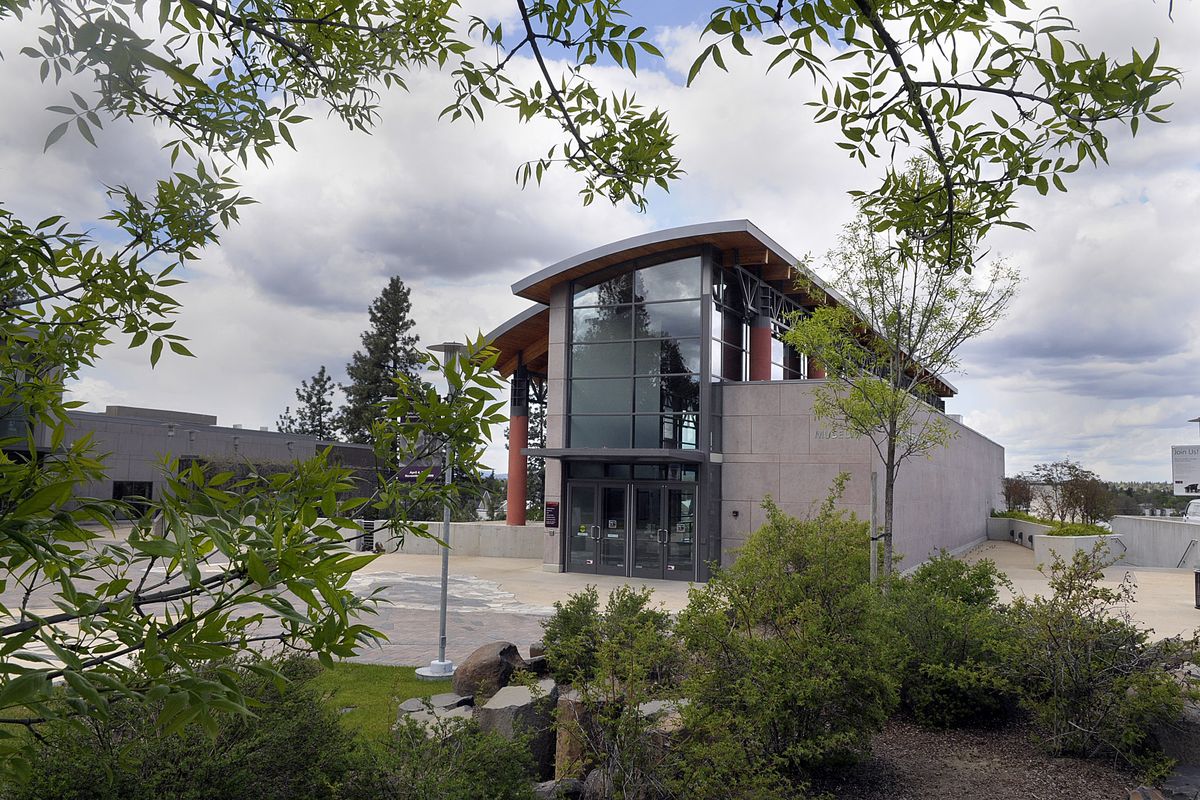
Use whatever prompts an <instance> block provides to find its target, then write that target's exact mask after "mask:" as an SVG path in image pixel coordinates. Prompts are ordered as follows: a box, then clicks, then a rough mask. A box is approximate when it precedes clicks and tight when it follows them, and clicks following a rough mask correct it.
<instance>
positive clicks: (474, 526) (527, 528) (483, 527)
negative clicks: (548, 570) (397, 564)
mask: <svg viewBox="0 0 1200 800" xmlns="http://www.w3.org/2000/svg"><path fill="white" fill-rule="evenodd" d="M429 532H430V533H432V534H434V535H435V536H439V537H440V536H441V535H442V525H441V523H440V522H431V523H429ZM544 539H545V529H544V528H542V527H541V525H540V524H530V525H523V526H514V525H505V524H504V522H503V521H496V522H452V523H450V541H449V542H448V544H449V545H450V554H451V555H452V556H486V557H489V558H541V557H542V548H543V540H544ZM375 541H376V542H378V543H381V544H383V546H384V548H385V549H387V550H388V551H389V552H391V551H393V550H395V549H396V546H397V544H398V542H397V540H396V539H395V537H393V536H392V535H391V531H390V530H386V529H385V530H382V531H377V532H376V534H375ZM399 550H400V552H401V553H411V554H415V555H437V554H439V553H441V552H442V548H441V545H439V544H438V543H437V542H435V541H434V540H432V539H426V538H423V537H420V536H408V537H406V538H405V541H404V544H403V546H401V547H400V548H399Z"/></svg>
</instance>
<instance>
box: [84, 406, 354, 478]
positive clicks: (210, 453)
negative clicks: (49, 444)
mask: <svg viewBox="0 0 1200 800" xmlns="http://www.w3.org/2000/svg"><path fill="white" fill-rule="evenodd" d="M70 419H71V423H72V424H71V425H70V427H68V428H67V430H66V436H65V442H66V443H67V444H70V443H73V442H76V441H79V440H80V439H82V438H84V437H91V441H92V449H93V451H94V452H95V453H96V454H97V455H98V456H102V457H103V458H104V465H105V470H104V477H103V479H102V480H99V481H96V482H94V483H90V484H84V485H83V486H81V487H79V489H78V490H77V492H76V494H77V495H78V496H80V497H94V498H97V499H114V500H121V499H124V498H127V497H141V498H148V499H151V500H154V499H158V498H159V497H161V496H162V493H163V490H164V488H165V480H166V479H165V476H164V465H165V463H166V462H168V461H172V460H177V461H178V462H179V463H180V464H183V465H186V464H189V463H191V462H193V461H202V462H217V463H222V464H252V465H255V466H259V467H261V466H262V465H267V464H280V465H282V464H290V463H293V462H295V461H302V460H304V459H308V458H312V457H313V456H314V455H316V454H317V453H318V452H319V451H321V450H324V449H325V448H327V447H329V448H331V453H330V457H331V460H332V461H334V462H335V463H338V464H340V465H342V466H346V467H353V468H359V469H373V468H374V466H375V455H374V452H373V451H372V449H371V448H370V447H369V446H367V445H359V444H346V443H344V442H332V441H320V440H318V439H316V438H315V437H312V436H303V435H300V434H294V433H279V432H277V431H268V430H266V429H265V428H260V429H258V430H252V429H247V428H242V427H240V426H237V425H234V426H220V425H217V418H216V417H214V416H209V415H207V414H193V413H188V412H183V411H164V410H161V409H154V408H134V407H131V406H108V407H107V408H106V409H105V411H104V412H103V413H93V412H88V411H72V412H70Z"/></svg>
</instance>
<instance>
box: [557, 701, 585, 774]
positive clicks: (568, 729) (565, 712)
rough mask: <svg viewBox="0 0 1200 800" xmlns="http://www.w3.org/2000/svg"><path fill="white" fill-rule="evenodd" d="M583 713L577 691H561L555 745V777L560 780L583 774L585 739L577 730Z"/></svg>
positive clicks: (581, 702)
mask: <svg viewBox="0 0 1200 800" xmlns="http://www.w3.org/2000/svg"><path fill="white" fill-rule="evenodd" d="M583 714H584V707H583V701H582V700H581V699H580V698H579V693H578V692H577V691H575V690H574V689H567V690H566V691H563V692H559V695H558V712H557V714H556V717H557V725H556V728H557V732H556V734H555V737H556V739H555V746H554V777H555V778H557V779H559V780H562V779H564V778H578V777H581V776H582V775H583V739H581V738H580V737H579V735H578V732H577V726H578V725H580V724H581V723H582V721H583Z"/></svg>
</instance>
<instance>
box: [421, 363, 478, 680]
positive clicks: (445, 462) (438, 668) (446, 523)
mask: <svg viewBox="0 0 1200 800" xmlns="http://www.w3.org/2000/svg"><path fill="white" fill-rule="evenodd" d="M429 349H430V350H431V351H432V352H434V353H441V355H442V366H443V367H448V366H449V365H450V361H451V360H452V359H455V358H458V357H459V356H461V355H462V354H463V353H464V352H465V351H466V349H467V346H466V345H465V344H461V343H459V342H442V343H441V344H435V345H431V346H430V348H429ZM446 391H447V393H449V391H450V389H449V387H447V389H446ZM453 470H454V468H453V467H452V466H451V464H450V448H449V447H448V446H443V447H442V480H443V482H444V483H445V485H446V486H449V485H450V484H451V483H452V482H453V480H454V473H453ZM442 542H443V543H444V544H443V547H442V600H441V605H440V606H439V608H438V657H437V660H436V661H430V662H429V666H428V667H418V668H417V675H418V676H419V677H421V678H428V679H430V680H437V679H438V678H449V677H450V676H451V675H453V674H454V662H453V661H449V660H447V658H446V594H447V587H448V585H449V581H450V500H449V498H448V497H447V499H446V500H445V502H443V504H442Z"/></svg>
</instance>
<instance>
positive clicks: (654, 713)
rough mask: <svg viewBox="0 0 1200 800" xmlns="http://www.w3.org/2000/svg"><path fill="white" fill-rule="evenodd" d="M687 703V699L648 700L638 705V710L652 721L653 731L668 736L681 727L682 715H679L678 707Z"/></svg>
mask: <svg viewBox="0 0 1200 800" xmlns="http://www.w3.org/2000/svg"><path fill="white" fill-rule="evenodd" d="M687 704H688V701H687V699H682V700H650V701H649V702H646V703H642V704H641V705H640V706H638V712H639V713H640V714H641V715H642V716H643V717H646V718H648V719H649V720H650V721H651V722H653V723H654V731H655V732H656V733H658V734H660V735H662V736H666V737H669V736H671V735H672V734H675V733H678V732H679V729H680V728H682V727H683V717H682V716H681V715H680V709H681V708H683V707H684V706H686V705H687Z"/></svg>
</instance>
